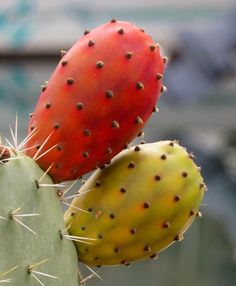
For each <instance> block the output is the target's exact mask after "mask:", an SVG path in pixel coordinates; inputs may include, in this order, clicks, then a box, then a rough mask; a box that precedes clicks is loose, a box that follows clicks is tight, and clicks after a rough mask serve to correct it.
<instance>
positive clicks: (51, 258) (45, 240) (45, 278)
mask: <svg viewBox="0 0 236 286" xmlns="http://www.w3.org/2000/svg"><path fill="white" fill-rule="evenodd" d="M40 178H41V184H40ZM52 184H53V182H52V180H51V179H50V178H49V177H48V176H47V175H46V176H44V172H43V171H42V170H41V169H40V168H39V167H38V165H37V164H36V163H35V162H34V160H32V159H31V158H29V157H27V156H25V155H23V154H21V153H15V152H13V151H11V150H8V149H7V148H5V147H2V146H1V147H0V257H1V258H0V283H3V284H4V283H7V284H8V285H17V286H28V285H29V286H31V285H32V286H36V285H45V286H47V285H50V286H53V285H57V286H59V285H61V286H62V285H70V286H78V285H79V282H78V277H77V254H76V249H75V247H74V245H73V243H72V242H71V241H69V240H67V239H64V238H63V237H64V234H67V233H66V231H65V226H64V222H63V213H62V209H61V206H60V202H59V199H58V197H57V194H56V190H55V188H54V187H52ZM1 285H2V284H1ZM4 285H5V284H4Z"/></svg>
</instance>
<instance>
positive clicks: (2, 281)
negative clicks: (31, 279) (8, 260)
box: [0, 265, 18, 283]
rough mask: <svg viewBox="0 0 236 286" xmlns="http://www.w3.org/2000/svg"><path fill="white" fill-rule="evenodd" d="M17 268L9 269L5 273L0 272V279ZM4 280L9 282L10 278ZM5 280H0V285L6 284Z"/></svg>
mask: <svg viewBox="0 0 236 286" xmlns="http://www.w3.org/2000/svg"><path fill="white" fill-rule="evenodd" d="M17 268H18V266H17V265H16V266H14V267H12V268H10V269H9V270H7V271H4V272H1V273H0V278H2V277H4V276H7V275H8V274H10V273H11V272H13V271H14V270H16V269H17ZM6 280H11V279H10V278H8V279H6ZM6 280H0V283H7V282H4V281H6Z"/></svg>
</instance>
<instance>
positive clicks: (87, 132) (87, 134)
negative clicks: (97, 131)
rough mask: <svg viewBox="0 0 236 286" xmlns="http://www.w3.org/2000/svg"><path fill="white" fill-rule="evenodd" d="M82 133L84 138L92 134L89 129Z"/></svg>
mask: <svg viewBox="0 0 236 286" xmlns="http://www.w3.org/2000/svg"><path fill="white" fill-rule="evenodd" d="M83 133H84V135H85V136H90V135H91V134H92V132H91V131H90V130H89V129H84V131H83Z"/></svg>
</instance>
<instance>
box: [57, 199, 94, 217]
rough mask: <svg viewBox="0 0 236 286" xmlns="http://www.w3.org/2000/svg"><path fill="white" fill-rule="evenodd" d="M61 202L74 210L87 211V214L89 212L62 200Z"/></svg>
mask: <svg viewBox="0 0 236 286" xmlns="http://www.w3.org/2000/svg"><path fill="white" fill-rule="evenodd" d="M61 203H62V204H63V205H65V206H68V207H72V208H73V209H75V210H77V211H81V212H84V213H87V214H89V213H90V212H89V211H86V210H84V209H81V208H78V207H76V206H73V205H71V204H69V203H66V202H64V201H62V202H61Z"/></svg>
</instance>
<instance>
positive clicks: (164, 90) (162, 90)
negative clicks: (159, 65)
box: [161, 85, 167, 93]
mask: <svg viewBox="0 0 236 286" xmlns="http://www.w3.org/2000/svg"><path fill="white" fill-rule="evenodd" d="M164 92H167V88H166V86H164V85H162V86H161V93H164Z"/></svg>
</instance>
